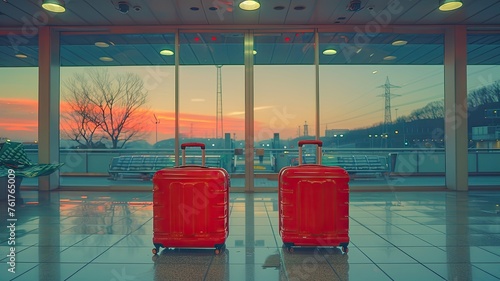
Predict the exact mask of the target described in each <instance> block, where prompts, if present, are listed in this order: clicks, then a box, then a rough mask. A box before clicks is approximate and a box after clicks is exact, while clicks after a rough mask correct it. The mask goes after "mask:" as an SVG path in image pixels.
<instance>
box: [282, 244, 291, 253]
mask: <svg viewBox="0 0 500 281" xmlns="http://www.w3.org/2000/svg"><path fill="white" fill-rule="evenodd" d="M283 247H284V248H285V249H286V251H287V252H289V253H293V243H283Z"/></svg>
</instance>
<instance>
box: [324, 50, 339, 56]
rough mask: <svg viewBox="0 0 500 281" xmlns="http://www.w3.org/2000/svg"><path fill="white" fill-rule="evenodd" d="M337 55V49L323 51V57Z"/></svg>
mask: <svg viewBox="0 0 500 281" xmlns="http://www.w3.org/2000/svg"><path fill="white" fill-rule="evenodd" d="M335 54H337V50H335V49H326V50H324V51H323V55H325V56H332V55H335Z"/></svg>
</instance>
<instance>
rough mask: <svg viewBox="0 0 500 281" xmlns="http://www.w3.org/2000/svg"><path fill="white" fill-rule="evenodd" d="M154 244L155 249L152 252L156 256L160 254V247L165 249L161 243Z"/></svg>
mask: <svg viewBox="0 0 500 281" xmlns="http://www.w3.org/2000/svg"><path fill="white" fill-rule="evenodd" d="M153 244H154V246H155V247H154V248H153V250H151V252H152V253H153V255H155V256H156V255H157V254H158V253H159V252H160V247H163V245H162V244H160V243H153Z"/></svg>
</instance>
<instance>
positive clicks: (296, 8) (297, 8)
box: [293, 6, 306, 11]
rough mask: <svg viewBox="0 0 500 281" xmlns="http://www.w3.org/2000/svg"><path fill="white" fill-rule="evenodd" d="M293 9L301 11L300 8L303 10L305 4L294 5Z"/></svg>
mask: <svg viewBox="0 0 500 281" xmlns="http://www.w3.org/2000/svg"><path fill="white" fill-rule="evenodd" d="M293 9H294V10H296V11H302V10H305V9H306V7H305V6H296V7H294V8H293Z"/></svg>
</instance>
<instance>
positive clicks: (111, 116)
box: [60, 33, 175, 186]
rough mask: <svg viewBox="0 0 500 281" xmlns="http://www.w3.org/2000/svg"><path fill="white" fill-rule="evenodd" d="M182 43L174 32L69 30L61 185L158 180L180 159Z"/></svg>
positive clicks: (64, 53) (64, 47)
mask: <svg viewBox="0 0 500 281" xmlns="http://www.w3.org/2000/svg"><path fill="white" fill-rule="evenodd" d="M174 45H175V37H174V34H173V33H166V34H114V35H110V34H102V35H96V34H89V35H62V36H61V155H60V158H61V162H64V163H65V165H64V166H63V167H62V168H61V175H62V177H61V185H64V186H72V185H88V184H91V185H123V184H132V185H139V186H150V185H151V182H150V181H149V180H151V177H152V175H153V174H154V172H155V171H156V170H158V169H161V168H164V167H172V166H173V165H174V89H175V79H174V78H175V72H174V65H175V59H174ZM67 175H76V176H81V177H66V176H67ZM89 175H101V176H107V177H98V178H94V180H93V181H88V180H86V178H84V177H86V176H89Z"/></svg>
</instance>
